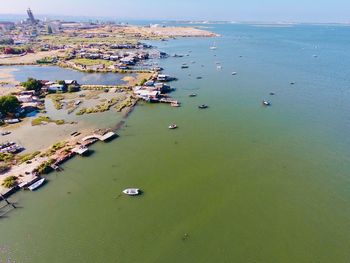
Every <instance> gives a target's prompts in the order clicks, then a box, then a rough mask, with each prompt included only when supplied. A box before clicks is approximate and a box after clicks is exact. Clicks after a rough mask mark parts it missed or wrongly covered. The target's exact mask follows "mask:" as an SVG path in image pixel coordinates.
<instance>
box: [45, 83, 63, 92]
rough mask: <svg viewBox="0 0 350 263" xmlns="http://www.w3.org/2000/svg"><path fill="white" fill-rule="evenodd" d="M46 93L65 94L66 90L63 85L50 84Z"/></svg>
mask: <svg viewBox="0 0 350 263" xmlns="http://www.w3.org/2000/svg"><path fill="white" fill-rule="evenodd" d="M48 91H49V92H66V91H67V88H66V86H65V85H61V84H52V85H51V86H49V88H48Z"/></svg>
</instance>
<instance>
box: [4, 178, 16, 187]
mask: <svg viewBox="0 0 350 263" xmlns="http://www.w3.org/2000/svg"><path fill="white" fill-rule="evenodd" d="M1 185H2V186H4V187H6V188H12V187H14V186H16V185H17V177H16V176H9V177H6V178H5V180H4V181H3V182H2V184H1Z"/></svg>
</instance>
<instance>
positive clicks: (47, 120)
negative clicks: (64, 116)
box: [32, 116, 65, 126]
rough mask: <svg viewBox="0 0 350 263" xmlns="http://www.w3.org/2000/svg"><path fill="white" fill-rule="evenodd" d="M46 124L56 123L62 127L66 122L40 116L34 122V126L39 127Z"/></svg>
mask: <svg viewBox="0 0 350 263" xmlns="http://www.w3.org/2000/svg"><path fill="white" fill-rule="evenodd" d="M44 123H56V124H57V125H62V124H65V121H64V120H52V119H51V118H50V117H48V116H39V117H37V118H35V119H34V120H32V126H38V125H41V124H44Z"/></svg>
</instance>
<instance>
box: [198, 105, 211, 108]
mask: <svg viewBox="0 0 350 263" xmlns="http://www.w3.org/2000/svg"><path fill="white" fill-rule="evenodd" d="M208 107H209V106H208V105H206V104H202V105H199V106H198V108H199V109H207V108H208Z"/></svg>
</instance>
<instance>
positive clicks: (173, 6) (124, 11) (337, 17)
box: [0, 0, 350, 22]
mask: <svg viewBox="0 0 350 263" xmlns="http://www.w3.org/2000/svg"><path fill="white" fill-rule="evenodd" d="M28 7H31V8H32V10H33V12H34V14H55V15H76V16H96V17H97V16H108V17H111V18H120V19H202V20H234V21H295V22H350V0H332V1H331V0H2V3H1V6H0V13H2V14H4V13H7V14H21V13H24V12H25V10H26V9H27V8H28Z"/></svg>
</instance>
